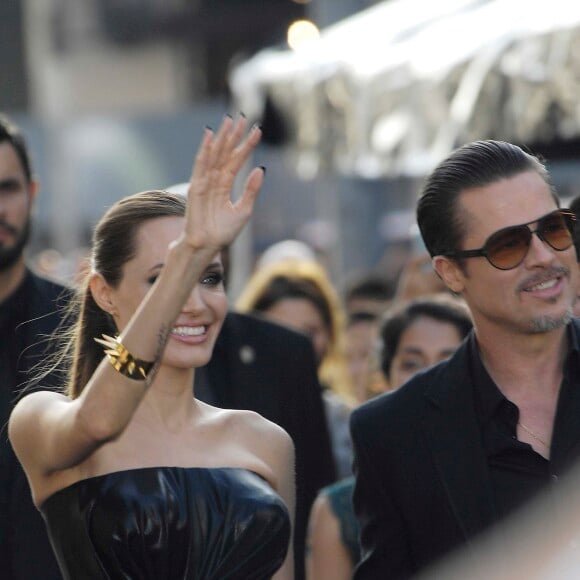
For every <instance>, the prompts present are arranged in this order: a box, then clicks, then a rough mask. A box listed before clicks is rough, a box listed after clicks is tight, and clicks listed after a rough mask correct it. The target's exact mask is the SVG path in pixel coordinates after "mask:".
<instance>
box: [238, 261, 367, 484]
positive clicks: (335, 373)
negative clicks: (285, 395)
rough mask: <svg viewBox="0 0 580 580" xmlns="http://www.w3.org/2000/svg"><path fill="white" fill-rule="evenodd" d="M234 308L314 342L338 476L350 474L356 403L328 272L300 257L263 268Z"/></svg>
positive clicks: (337, 303) (341, 317)
mask: <svg viewBox="0 0 580 580" xmlns="http://www.w3.org/2000/svg"><path fill="white" fill-rule="evenodd" d="M236 306H237V308H238V310H240V311H241V312H253V313H258V314H262V315H264V316H266V317H267V318H268V319H270V320H273V321H274V322H278V323H279V324H283V325H285V326H288V327H290V328H294V329H295V330H298V331H300V332H303V333H305V334H307V335H308V336H309V337H310V338H311V339H312V344H313V347H314V351H315V354H316V357H317V361H318V365H319V366H318V368H319V373H318V375H319V378H320V383H321V385H322V387H323V400H324V404H325V410H326V413H327V419H328V425H329V431H330V437H331V442H332V446H333V453H334V457H335V461H336V466H337V474H338V477H339V478H342V477H345V476H347V475H350V474H351V473H352V467H351V464H352V445H351V442H350V434H349V430H348V420H349V416H350V411H351V408H352V405H353V404H354V403H355V401H356V399H355V396H354V392H353V387H352V381H351V378H350V374H349V371H348V366H347V361H346V357H345V350H344V348H345V342H344V340H345V339H344V312H343V309H342V306H341V303H340V300H339V298H338V295H337V293H336V291H335V289H334V287H333V285H332V283H331V282H330V280H329V278H328V276H327V274H326V272H325V270H324V268H323V267H322V266H321V265H320V264H318V263H317V262H316V261H314V260H309V259H298V258H290V259H282V260H280V261H277V262H273V263H268V264H265V265H263V266H262V267H260V268H258V269H257V270H256V272H255V273H254V275H253V276H252V277H251V278H250V280H249V282H248V284H247V285H246V287H245V289H244V290H243V292H242V294H241V296H240V298H239V299H238V301H237V305H236Z"/></svg>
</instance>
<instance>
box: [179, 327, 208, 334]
mask: <svg viewBox="0 0 580 580" xmlns="http://www.w3.org/2000/svg"><path fill="white" fill-rule="evenodd" d="M204 332H205V326H176V327H175V328H174V329H173V330H172V331H171V334H177V336H200V335H202V334H203V333H204Z"/></svg>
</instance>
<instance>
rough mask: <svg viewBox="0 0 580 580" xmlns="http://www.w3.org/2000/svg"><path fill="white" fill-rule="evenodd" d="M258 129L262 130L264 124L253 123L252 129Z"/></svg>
mask: <svg viewBox="0 0 580 580" xmlns="http://www.w3.org/2000/svg"><path fill="white" fill-rule="evenodd" d="M256 129H260V131H261V130H262V125H260V123H254V124H253V125H252V131H255V130H256Z"/></svg>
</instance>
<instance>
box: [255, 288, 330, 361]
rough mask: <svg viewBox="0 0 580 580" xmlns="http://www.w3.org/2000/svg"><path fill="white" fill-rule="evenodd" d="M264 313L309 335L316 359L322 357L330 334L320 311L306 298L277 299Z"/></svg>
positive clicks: (319, 359)
mask: <svg viewBox="0 0 580 580" xmlns="http://www.w3.org/2000/svg"><path fill="white" fill-rule="evenodd" d="M264 314H265V315H266V316H267V317H268V318H269V319H270V320H273V321H274V322H277V323H278V324H282V325H284V326H287V327H289V328H292V329H294V330H298V331H299V332H302V333H304V334H306V335H307V336H309V337H310V339H311V340H312V344H313V346H314V352H315V354H316V358H317V361H318V362H319V363H320V361H321V360H322V359H323V358H324V355H325V354H326V351H327V350H328V344H329V341H330V334H329V331H328V328H327V327H326V325H325V324H324V319H323V318H322V315H321V313H320V311H319V310H318V309H317V308H316V306H314V304H313V303H312V302H311V301H310V300H307V299H306V298H283V299H281V300H278V301H277V302H276V303H275V304H274V305H273V306H271V307H270V308H269V309H268V310H265V311H264Z"/></svg>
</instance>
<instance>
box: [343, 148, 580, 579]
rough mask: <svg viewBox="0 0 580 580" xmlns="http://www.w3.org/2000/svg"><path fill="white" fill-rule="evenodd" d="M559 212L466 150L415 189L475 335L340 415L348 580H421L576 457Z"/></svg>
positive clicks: (496, 158)
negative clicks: (346, 466)
mask: <svg viewBox="0 0 580 580" xmlns="http://www.w3.org/2000/svg"><path fill="white" fill-rule="evenodd" d="M558 206H559V202H558V198H557V197H556V194H555V192H554V189H553V187H552V185H551V182H550V177H549V174H548V172H547V170H546V168H545V166H544V165H543V164H542V163H541V162H540V161H539V160H538V159H536V158H535V157H533V156H531V155H529V154H528V153H526V152H524V151H523V150H522V149H520V148H519V147H516V146H515V145H511V144H509V143H504V142H498V141H477V142H474V143H471V144H468V145H465V146H463V147H461V148H459V149H458V150H456V151H455V152H453V153H452V154H451V155H450V156H449V157H448V158H447V159H445V160H444V161H442V162H441V163H440V164H439V166H438V167H437V168H436V169H435V170H434V171H433V173H432V174H431V175H430V176H429V178H428V179H427V181H426V183H425V186H424V189H423V192H422V195H421V197H420V199H419V202H418V208H417V223H418V225H419V228H420V230H421V235H422V237H423V240H424V242H425V245H426V247H427V249H428V251H429V253H430V255H431V257H432V263H433V267H434V269H435V271H436V272H437V274H438V275H439V276H440V277H441V279H442V280H443V281H444V282H445V284H446V285H447V287H448V288H449V290H451V291H452V292H454V293H456V294H459V295H461V296H463V298H464V299H465V301H466V302H467V304H468V306H469V308H470V310H471V313H472V317H473V322H474V331H473V332H472V334H471V335H470V336H469V337H468V338H467V339H466V340H465V341H464V343H463V345H462V346H461V347H460V348H459V349H458V351H457V352H456V354H455V355H454V356H453V357H452V358H450V359H449V360H447V361H445V362H443V363H440V364H439V365H437V366H435V367H433V368H431V369H429V370H427V371H426V372H424V373H422V374H419V375H417V376H415V377H414V378H412V379H411V380H410V381H409V382H408V383H407V384H406V385H404V386H403V387H401V389H399V390H398V391H395V392H393V393H392V394H387V395H384V396H382V397H379V398H378V399H375V400H373V401H370V402H368V403H366V404H364V405H363V406H361V407H359V408H358V409H357V410H356V411H355V412H354V413H353V415H352V419H351V430H352V436H353V442H354V447H355V454H356V460H355V471H356V477H357V481H356V487H355V491H354V505H355V511H356V512H357V516H358V518H359V520H360V523H361V544H362V553H363V559H362V562H361V563H360V565H359V567H358V568H357V572H356V574H355V578H356V580H363V579H364V580H367V579H377V580H378V579H387V578H388V579H389V580H392V579H399V578H410V577H412V576H414V575H415V574H417V573H418V572H423V571H425V570H426V569H427V568H429V567H430V566H432V565H433V564H434V563H435V562H437V561H438V560H440V559H441V558H442V557H443V556H445V555H447V554H449V553H450V552H451V551H452V550H454V549H456V548H459V547H461V546H465V545H470V544H471V543H472V542H473V540H474V539H475V538H476V537H477V536H478V535H479V534H480V533H481V532H483V531H484V530H489V529H491V528H493V526H494V524H497V523H499V522H501V521H502V520H505V518H507V516H509V515H511V514H514V513H515V512H517V511H518V510H519V509H520V508H521V507H522V506H523V505H524V504H526V503H528V502H529V501H530V500H531V499H532V498H535V497H537V496H539V495H540V493H541V492H542V493H546V492H549V491H553V490H555V489H557V487H558V484H557V481H558V479H559V477H560V476H561V475H562V474H563V473H565V472H566V470H567V469H568V468H569V467H570V466H571V465H572V464H573V463H574V461H575V460H576V458H577V457H578V456H579V455H580V420H578V417H580V352H579V349H580V323H578V322H577V321H575V320H573V318H572V306H573V304H574V301H575V298H576V293H577V289H578V282H579V274H578V266H577V263H576V252H575V249H574V245H573V239H572V234H573V231H574V222H575V217H574V214H573V213H572V212H570V211H567V210H561V209H559V207H558ZM554 497H557V494H554ZM550 505H552V506H553V507H554V512H553V513H549V514H547V517H551V516H554V515H556V512H557V508H556V503H552V504H550Z"/></svg>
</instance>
